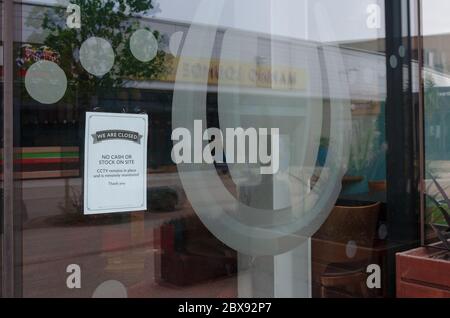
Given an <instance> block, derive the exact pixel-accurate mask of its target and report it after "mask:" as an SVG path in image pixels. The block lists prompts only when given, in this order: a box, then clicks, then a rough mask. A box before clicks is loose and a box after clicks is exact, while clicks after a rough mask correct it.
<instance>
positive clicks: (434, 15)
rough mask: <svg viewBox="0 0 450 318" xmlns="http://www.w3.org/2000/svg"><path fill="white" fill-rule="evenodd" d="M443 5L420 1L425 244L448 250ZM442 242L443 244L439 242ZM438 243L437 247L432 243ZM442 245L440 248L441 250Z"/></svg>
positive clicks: (446, 65)
mask: <svg viewBox="0 0 450 318" xmlns="http://www.w3.org/2000/svg"><path fill="white" fill-rule="evenodd" d="M448 7H449V6H448V3H446V2H445V1H437V0H427V1H423V16H424V21H423V63H424V65H423V74H422V76H423V85H424V132H425V136H424V144H425V147H424V149H425V199H426V201H425V202H426V207H425V211H424V223H425V233H424V235H425V237H424V239H425V242H426V243H432V244H433V246H435V247H436V246H437V247H443V248H444V249H448V250H450V246H448V245H446V244H445V243H446V239H445V236H446V233H447V231H448V228H449V227H450V216H449V214H448V201H447V199H446V197H447V196H448V189H447V188H448V185H447V180H446V179H447V174H448V171H449V168H448V167H447V162H448V160H449V149H448V138H449V136H450V134H449V132H450V131H449V130H448V128H447V121H448V119H449V117H448V110H447V109H448V101H449V100H448V96H450V92H449V88H448V87H449V75H448V74H449V72H448V70H449V65H450V64H449V60H448V57H447V56H449V53H450V47H448V44H447V42H448V31H449V26H448V25H447V23H445V17H444V15H443V12H444V11H445V9H446V8H448ZM442 240H443V241H444V242H442ZM436 242H438V243H436ZM442 244H444V246H442Z"/></svg>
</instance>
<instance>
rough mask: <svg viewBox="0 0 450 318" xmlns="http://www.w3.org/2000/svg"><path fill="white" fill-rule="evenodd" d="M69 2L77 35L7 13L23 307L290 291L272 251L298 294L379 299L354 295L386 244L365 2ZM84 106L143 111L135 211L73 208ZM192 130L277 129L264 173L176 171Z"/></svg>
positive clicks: (382, 144)
mask: <svg viewBox="0 0 450 318" xmlns="http://www.w3.org/2000/svg"><path fill="white" fill-rule="evenodd" d="M71 2H72V3H73V4H77V5H79V7H80V12H81V21H80V28H76V27H75V28H71V27H70V26H68V24H67V18H68V14H67V12H66V7H61V6H60V5H61V3H60V2H59V1H40V3H39V5H38V4H37V3H34V2H32V3H30V4H20V5H19V4H18V5H17V11H16V12H17V14H18V15H20V17H21V23H22V34H21V37H20V38H19V39H16V41H17V43H16V47H17V60H16V62H17V63H16V68H17V72H16V78H15V80H16V81H18V82H20V83H21V84H22V85H23V90H22V95H21V96H20V97H19V98H18V100H17V101H16V102H17V104H18V106H19V108H20V118H21V134H20V139H21V145H22V146H23V148H22V151H21V153H20V156H21V157H20V160H21V163H22V173H21V175H22V178H23V189H22V192H23V202H24V204H25V206H26V210H27V219H26V220H25V221H24V223H23V248H24V250H23V283H24V287H23V293H24V296H26V297H43V296H44V297H55V296H59V297H61V296H64V297H91V296H93V295H94V296H96V297H101V296H105V295H106V296H107V295H119V296H121V297H244V296H249V295H250V296H265V297H273V296H283V295H287V296H295V295H299V294H301V292H303V291H304V290H308V288H305V287H304V286H301V287H298V286H294V287H293V288H292V294H285V292H286V290H288V288H280V287H277V283H276V280H277V279H279V280H280V281H281V282H283V281H290V282H291V283H293V284H297V283H298V282H297V280H296V279H294V278H295V277H296V275H297V274H298V273H296V272H294V271H292V270H291V272H289V271H286V270H284V268H285V266H287V264H288V263H289V262H290V260H289V259H288V258H289V257H292V258H294V261H299V260H306V265H304V267H302V270H304V272H306V273H308V266H310V270H311V272H312V278H311V281H309V282H308V284H309V285H311V286H312V288H311V290H312V294H311V295H309V296H313V297H333V296H336V295H339V296H350V297H372V296H380V295H383V293H384V290H381V291H379V290H377V291H372V290H369V289H368V288H367V286H366V285H365V280H366V274H365V273H366V267H367V265H369V264H372V263H374V262H375V263H376V262H382V257H383V249H384V248H385V243H386V242H385V239H386V235H387V234H386V230H385V229H386V226H385V224H384V223H385V219H384V213H385V209H386V181H385V180H386V163H385V151H386V148H387V147H386V141H385V138H386V137H385V136H386V133H385V108H386V105H385V99H386V87H385V86H386V71H385V67H386V57H385V52H384V47H385V45H384V27H383V23H382V22H383V21H382V15H383V3H384V2H383V1H360V0H346V1H340V2H339V4H337V2H336V1H324V0H321V1H308V0H303V1H285V2H283V3H282V4H278V3H277V4H275V3H274V1H260V0H258V1H245V2H243V3H242V2H241V1H214V2H213V3H212V2H211V1H209V2H208V1H206V2H205V1H194V0H192V1H178V0H177V1H175V0H166V1H163V0H160V1H157V2H156V1H125V3H127V4H128V5H127V6H120V5H117V2H116V1H101V2H100V1H88V0H78V1H75V0H74V1H71ZM370 5H371V6H372V7H371V8H372V9H371V10H368V6H370ZM374 5H375V7H374ZM73 12H75V13H76V11H73ZM73 12H72V13H73ZM339 12H345V13H346V14H337V13H339ZM349 12H352V16H353V17H354V18H352V20H349V19H347V18H345V17H348V16H349ZM299 15H300V17H299ZM72 22H73V21H72ZM147 42H148V45H142V43H147ZM42 61H46V62H48V63H42ZM40 62H41V63H40ZM36 63H40V64H42V65H44V66H45V65H47V66H49V67H48V68H46V67H44V68H39V72H36V73H33V72H31V71H30V69H31V68H32V67H33V65H36ZM33 74H34V75H33ZM36 74H37V75H36ZM55 74H63V76H62V78H61V80H57V81H55V78H59V77H58V76H59V75H55ZM27 76H28V80H29V82H30V83H31V84H32V85H31V84H30V85H26V83H27ZM64 80H66V81H67V85H61V83H62V82H64ZM86 111H102V112H117V113H147V114H148V115H149V122H150V124H149V131H150V135H149V147H148V185H147V186H148V190H147V198H148V207H149V208H148V210H147V211H145V212H144V211H143V212H133V213H119V214H103V215H90V216H85V215H83V212H82V211H83V206H82V205H83V193H82V185H83V171H82V168H81V167H82V166H83V165H82V162H83V160H84V149H83V145H84V138H85V136H84V122H83V121H84V116H85V112H86ZM191 119H192V120H191ZM194 119H201V120H203V123H204V126H205V127H203V128H212V127H215V128H219V129H226V128H228V127H242V128H244V129H248V128H255V129H259V128H267V129H270V128H279V129H280V149H281V150H280V154H279V155H280V170H279V172H278V173H277V174H275V175H270V176H264V175H261V174H259V173H255V171H259V168H260V167H259V166H258V165H245V164H240V163H237V164H232V163H231V161H230V160H227V158H224V160H223V162H215V163H214V164H211V165H209V166H207V167H206V168H205V166H201V167H198V166H195V165H194V166H189V165H178V166H176V165H175V164H174V163H173V161H172V158H171V151H172V146H173V142H172V140H171V134H172V130H173V129H174V128H176V127H177V125H178V124H179V123H183V122H184V121H186V122H189V121H190V122H192V123H193V120H194ZM188 128H189V127H188ZM227 161H230V162H227ZM205 176H206V177H205ZM205 202H206V203H209V202H213V204H209V205H208V204H205ZM199 211H201V212H199ZM243 211H244V212H245V213H243ZM217 215H220V218H217ZM313 220H320V221H321V222H319V223H320V224H322V223H323V225H322V226H320V224H319V223H317V222H316V223H314V222H313ZM230 224H231V225H234V224H238V226H237V227H235V228H236V232H232V231H234V230H233V229H234V227H233V226H230ZM224 229H225V230H224ZM248 229H251V230H248ZM252 235H253V236H252ZM242 237H245V238H246V239H248V240H241V239H240V238H242ZM258 237H259V238H262V240H261V241H258V240H259V238H258ZM273 237H277V239H279V240H280V243H279V245H278V242H277V241H276V240H275V239H273ZM308 237H312V243H311V246H312V251H311V259H308V257H306V258H304V257H305V256H304V255H303V256H301V255H300V254H301V253H300V249H301V248H302V246H303V245H302V243H303V242H304V240H305V238H308ZM261 242H263V243H261ZM266 242H268V244H266ZM291 251H294V252H293V254H292V255H291V256H290V255H287V256H286V253H287V254H289V253H290V252H291ZM297 252H298V253H300V254H296V253H297ZM282 253H283V254H282ZM278 254H282V255H278ZM296 255H297V256H296ZM298 255H300V256H298ZM295 257H298V259H295ZM74 265H75V266H74ZM77 266H79V267H77ZM302 266H303V265H302ZM78 272H79V274H80V275H81V277H82V280H81V281H82V283H81V284H82V285H81V288H77V287H76V284H75V283H73V281H72V283H73V284H72V285H71V284H69V285H70V286H72V287H74V286H75V287H74V288H71V287H70V286H69V285H68V279H67V278H68V277H69V275H75V276H76V274H77V273H78ZM304 272H302V273H301V275H303V274H304ZM238 274H239V278H238ZM75 276H70V277H71V279H74V280H75V281H76V277H75ZM244 276H245V277H246V278H248V279H241V278H242V277H244ZM297 289H298V290H297Z"/></svg>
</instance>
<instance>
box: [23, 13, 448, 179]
mask: <svg viewBox="0 0 450 318" xmlns="http://www.w3.org/2000/svg"><path fill="white" fill-rule="evenodd" d="M48 10H52V9H51V8H49V7H44V6H42V7H41V6H39V7H38V6H32V5H22V12H21V13H20V15H21V16H22V19H23V21H24V22H25V23H24V27H23V29H22V30H21V34H16V38H17V42H21V43H23V50H26V51H27V52H28V53H27V54H25V53H24V51H23V50H22V51H21V52H22V54H25V55H26V56H22V57H18V61H24V60H27V61H28V62H27V63H19V64H20V65H18V66H19V73H18V74H19V78H22V77H23V75H24V69H25V68H26V67H27V66H29V65H30V63H29V61H30V59H39V58H45V59H47V58H48V57H51V58H54V57H55V56H58V52H53V51H52V50H51V48H43V49H41V48H42V43H43V42H44V40H45V36H46V32H44V31H43V30H42V29H41V27H40V26H41V25H42V17H43V15H42V13H43V12H46V11H48ZM141 22H142V24H143V25H147V26H149V27H150V28H151V29H152V30H157V31H158V32H160V33H161V34H162V35H163V39H164V40H163V41H162V42H161V43H160V49H161V50H163V51H164V52H165V54H166V58H165V70H164V72H163V73H161V74H158V75H157V76H156V77H155V78H152V79H145V78H128V79H127V80H126V81H125V84H124V85H123V87H122V88H117V89H114V90H111V91H110V92H108V93H107V94H106V95H104V96H97V97H98V105H100V106H101V107H103V108H104V109H105V110H107V111H121V109H122V108H123V107H129V108H131V109H133V108H136V107H138V108H140V109H142V110H144V111H146V112H147V113H148V114H149V115H150V118H151V133H150V145H153V147H152V146H151V147H150V150H149V162H150V168H158V167H159V166H161V165H170V164H171V158H170V149H171V140H170V134H171V105H172V91H173V87H174V82H175V77H176V74H177V71H180V70H181V71H180V72H179V73H178V78H177V80H178V81H179V82H181V83H182V85H185V86H186V89H189V90H195V89H196V86H197V85H198V80H197V79H198V77H199V74H201V73H202V72H207V73H208V78H209V81H208V92H209V94H208V108H209V109H210V113H211V114H214V113H216V110H217V99H218V95H219V94H226V92H227V89H230V90H233V85H236V83H238V85H239V87H241V90H243V91H244V93H246V92H247V91H248V94H249V96H259V95H261V96H262V97H264V96H267V95H268V94H270V95H274V94H277V95H278V97H277V101H281V100H284V101H285V102H281V103H280V105H279V108H278V109H277V113H278V114H279V116H283V114H284V115H285V116H292V115H293V114H294V113H296V112H297V111H298V110H297V108H298V107H303V106H302V103H303V101H305V100H308V99H309V100H311V99H318V100H323V101H325V104H324V105H325V106H326V100H328V99H329V98H341V96H329V92H330V91H331V90H330V88H329V87H328V83H333V82H335V81H347V82H348V84H349V93H350V98H351V103H352V113H353V116H354V123H353V124H354V125H355V124H356V125H357V126H358V125H359V126H363V127H370V126H373V125H374V124H373V123H374V122H375V120H376V119H377V116H379V115H380V111H381V107H382V105H383V104H384V101H385V99H386V86H385V83H386V58H385V56H384V54H381V53H379V51H380V46H381V44H380V43H377V42H358V43H350V44H347V45H344V46H342V47H341V48H340V54H341V55H342V59H343V62H344V64H345V73H344V74H334V75H332V76H330V74H326V73H324V72H326V69H325V63H323V59H324V57H323V54H324V53H323V52H324V50H327V46H323V45H321V44H319V43H314V42H306V41H302V40H298V39H291V38H282V37H272V36H268V35H265V34H255V33H250V32H245V31H240V30H234V29H221V30H219V32H218V34H217V37H216V44H215V47H214V48H213V53H212V56H211V60H209V59H206V58H201V59H199V58H195V57H191V58H189V57H187V58H185V59H184V62H183V65H179V64H178V59H177V58H175V57H173V56H172V55H171V53H170V50H169V47H168V39H169V38H170V36H171V35H172V34H174V33H175V32H182V33H183V34H186V33H187V31H188V29H189V27H190V25H187V24H182V23H177V22H173V21H162V20H157V19H143V20H142V21H141ZM205 27H206V26H205ZM227 38H228V39H229V40H230V38H231V39H232V40H233V41H232V42H233V43H240V44H241V45H240V46H239V47H236V48H233V47H226V44H224V43H226V39H227ZM181 44H183V43H181ZM31 51H33V52H34V53H33V54H34V55H33V56H30V52H31ZM36 52H37V53H42V52H47V54H36ZM48 52H51V54H48ZM224 55H225V56H224ZM233 57H235V58H233ZM430 74H431V76H433V78H435V79H436V82H442V81H445V80H447V77H446V76H443V75H441V74H437V73H431V72H430ZM325 78H327V81H326V80H324V79H325ZM415 85H416V87H417V83H416V84H415ZM75 94H77V92H75ZM21 104H22V108H21V114H22V117H21V120H22V127H23V130H22V137H23V139H22V140H23V146H24V147H77V146H78V145H79V144H80V140H81V139H82V138H83V136H82V129H81V127H80V124H81V123H80V116H81V114H82V113H83V112H82V111H80V107H81V106H82V105H81V104H80V103H79V102H78V101H77V102H76V103H75V104H74V103H67V102H65V101H64V100H62V101H61V102H60V103H58V104H55V105H42V104H38V103H37V102H35V101H33V100H31V99H30V98H29V97H28V96H25V97H24V98H23V100H22V101H21ZM282 105H285V106H282ZM251 109H252V110H251V111H250V112H255V114H256V113H258V112H259V111H261V110H260V109H259V108H258V106H257V105H255V107H253V108H251ZM249 115H251V114H249ZM380 120H384V119H383V118H381V119H380ZM217 121H218V119H217V118H216V116H215V115H212V116H211V123H210V124H211V125H214V126H219V123H218V122H217ZM358 122H359V123H358ZM379 127H383V124H381V125H379ZM379 127H375V126H374V127H373V129H379ZM36 130H38V131H40V136H39V137H36V136H35V134H34V132H35V131H36ZM377 133H378V134H381V135H384V132H381V131H379V132H377ZM375 148H379V147H378V146H376V147H375ZM61 149H63V151H61ZM65 149H66V148H55V151H50V153H51V155H49V156H47V157H45V156H44V157H43V158H41V161H33V162H34V163H35V164H34V165H33V166H30V165H28V164H26V165H24V170H25V171H26V170H31V171H35V170H36V169H38V170H42V169H44V170H45V171H52V170H61V169H63V170H66V169H69V170H74V169H75V170H76V168H77V167H76V166H77V161H78V159H76V158H75V157H73V154H69V152H70V153H73V148H67V149H69V150H70V151H65ZM47 150H49V149H47ZM29 151H31V152H35V151H34V150H31V149H27V150H26V152H27V153H28V152H29ZM38 153H40V152H38ZM29 156H32V155H29V154H26V155H24V158H23V159H24V161H23V162H24V163H28V162H30V161H26V160H25V159H26V158H25V157H27V158H28V157H29ZM67 156H68V157H69V158H71V161H70V162H69V163H68V162H67V158H66V157H67ZM76 157H78V156H76ZM56 158H57V159H56ZM58 159H59V160H58ZM37 162H40V163H39V164H38V163H37ZM39 175H42V174H39ZM55 175H58V174H57V173H56V174H55ZM28 176H30V177H31V176H32V175H31V174H29V175H28ZM49 176H50V174H49ZM380 177H382V176H380Z"/></svg>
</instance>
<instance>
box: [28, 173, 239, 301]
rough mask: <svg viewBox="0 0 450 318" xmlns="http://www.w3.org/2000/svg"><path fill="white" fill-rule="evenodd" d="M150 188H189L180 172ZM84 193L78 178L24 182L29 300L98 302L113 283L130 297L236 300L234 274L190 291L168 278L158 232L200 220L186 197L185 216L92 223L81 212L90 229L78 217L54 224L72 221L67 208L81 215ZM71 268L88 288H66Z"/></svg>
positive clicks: (147, 215) (158, 178) (180, 211)
mask: <svg viewBox="0 0 450 318" xmlns="http://www.w3.org/2000/svg"><path fill="white" fill-rule="evenodd" d="M148 183H149V187H158V186H166V187H167V186H169V187H174V188H177V189H181V187H180V183H179V180H178V178H177V174H175V173H167V174H157V175H150V176H149V181H148ZM80 188H81V180H80V179H75V178H74V179H53V180H52V179H49V180H29V181H24V182H23V192H22V195H23V199H24V203H25V206H26V210H27V221H26V222H25V223H24V230H23V285H24V287H23V294H24V296H25V297H91V296H92V294H93V292H94V290H95V288H96V287H97V286H99V285H100V284H101V283H103V282H104V281H107V280H117V281H120V282H121V283H122V284H124V285H125V286H126V287H127V288H128V293H129V296H130V297H131V296H132V297H233V296H236V278H235V276H234V275H229V276H223V277H218V278H216V279H213V280H209V281H208V280H207V281H203V282H199V283H198V284H194V285H189V286H186V287H179V286H174V285H170V284H167V283H166V282H164V281H162V280H161V279H160V268H159V259H158V258H159V257H160V255H161V252H162V250H161V245H162V242H160V239H159V236H158V235H157V233H158V230H159V229H160V227H161V225H163V224H166V223H167V222H170V221H173V220H179V219H182V218H185V217H188V216H192V217H195V213H194V211H193V210H192V208H191V207H190V205H189V203H188V202H187V201H186V200H184V199H183V198H181V201H180V204H179V206H178V207H177V209H176V210H175V211H173V212H168V213H167V212H166V213H155V212H135V213H125V214H121V215H122V216H120V217H119V218H118V219H117V218H116V219H114V218H112V219H111V220H112V222H108V220H106V222H105V220H102V221H100V222H99V221H96V220H95V219H90V220H89V221H86V218H85V217H83V215H82V214H81V213H82V212H81V210H80V211H79V212H78V214H79V219H81V220H82V221H83V222H84V223H83V222H81V223H80V222H78V223H72V222H71V219H70V218H69V219H68V221H67V222H65V223H64V222H63V223H61V222H60V223H54V222H53V223H52V222H50V221H49V220H54V219H55V217H57V218H59V220H60V219H62V220H64V219H65V213H67V211H66V209H67V208H70V209H72V210H73V206H72V204H73V199H74V198H73V196H74V195H77V194H76V193H77V189H80ZM73 189H75V191H73ZM78 195H79V192H78ZM72 213H73V211H72ZM72 215H73V214H72ZM116 215H117V214H116ZM66 216H67V215H66ZM111 216H114V214H111ZM121 218H122V219H121ZM78 221H79V220H78ZM70 264H78V265H80V267H81V289H73V290H71V289H68V288H67V286H66V279H67V277H68V276H69V274H68V273H66V268H67V266H68V265H70Z"/></svg>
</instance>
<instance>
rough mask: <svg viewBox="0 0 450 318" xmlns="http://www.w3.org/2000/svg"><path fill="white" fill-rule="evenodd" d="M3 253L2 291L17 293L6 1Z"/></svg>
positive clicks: (7, 10) (10, 6) (10, 14)
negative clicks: (15, 288)
mask: <svg viewBox="0 0 450 318" xmlns="http://www.w3.org/2000/svg"><path fill="white" fill-rule="evenodd" d="M2 21H3V25H2V29H3V249H2V252H3V257H2V262H3V266H2V285H3V286H2V295H3V297H14V285H15V281H14V280H15V273H14V266H15V264H14V260H15V253H14V251H15V245H14V242H15V239H14V237H15V235H14V174H13V169H14V166H13V163H14V144H13V140H14V132H13V119H14V118H13V113H14V111H13V109H14V107H13V80H14V78H13V76H14V73H13V67H14V66H13V44H14V3H13V0H4V1H3V19H2Z"/></svg>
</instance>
